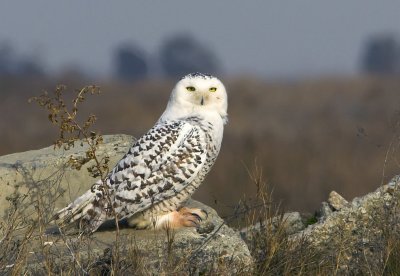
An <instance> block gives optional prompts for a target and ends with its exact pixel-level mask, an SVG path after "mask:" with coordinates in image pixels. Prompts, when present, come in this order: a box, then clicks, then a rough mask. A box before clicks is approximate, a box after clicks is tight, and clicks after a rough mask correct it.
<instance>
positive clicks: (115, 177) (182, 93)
mask: <svg viewBox="0 0 400 276" xmlns="http://www.w3.org/2000/svg"><path fill="white" fill-rule="evenodd" d="M227 107H228V101H227V93H226V90H225V87H224V85H223V84H222V83H221V81H220V80H218V79H217V78H215V77H213V76H211V75H206V74H201V73H192V74H189V75H187V76H185V77H183V78H182V79H181V80H180V81H179V82H178V83H177V84H176V86H175V88H174V89H173V90H172V93H171V96H170V99H169V102H168V105H167V108H166V110H165V111H164V113H163V114H162V115H161V118H160V119H159V120H158V122H157V123H156V124H155V126H154V127H153V128H151V129H150V130H149V131H148V132H147V133H146V134H145V135H143V136H142V137H141V138H140V139H138V140H137V141H136V142H135V143H134V145H133V146H132V147H131V148H130V149H129V151H128V152H127V153H126V154H125V156H124V157H123V158H122V159H121V160H120V161H119V162H118V163H117V165H116V166H115V168H114V169H113V170H112V171H111V172H110V174H109V175H108V177H107V179H106V184H107V186H108V191H109V197H110V199H111V200H108V199H107V196H106V195H105V194H104V189H101V185H102V182H101V180H99V181H98V182H96V183H95V185H94V186H93V187H92V189H91V190H89V191H87V192H86V193H84V194H83V195H82V196H80V197H79V198H77V199H76V200H75V201H74V202H72V203H71V204H69V205H68V206H67V207H66V208H64V209H62V210H60V211H59V212H58V213H57V214H56V215H55V220H56V222H57V223H58V224H59V225H60V226H61V227H63V226H66V225H69V224H71V223H73V222H80V225H81V227H83V228H84V229H85V231H88V232H93V231H96V229H97V228H98V227H99V226H100V225H101V224H102V223H103V222H104V221H106V220H110V219H112V218H114V214H113V212H112V211H111V210H112V209H114V210H115V213H116V214H117V218H118V219H124V218H126V219H127V221H128V224H129V225H130V226H132V227H136V228H156V229H158V228H164V227H171V228H179V227H192V226H198V224H199V222H200V221H201V220H202V219H204V218H205V216H206V215H207V214H206V213H205V212H204V211H203V210H200V209H194V208H187V207H182V204H183V203H185V201H186V200H188V199H189V197H190V196H191V195H192V194H193V193H194V191H195V190H196V189H197V188H198V187H199V185H200V184H201V183H202V181H203V180H204V178H205V177H206V175H207V173H208V172H209V171H210V169H211V167H212V165H213V164H214V162H215V159H216V158H217V156H218V153H219V150H220V147H221V142H222V136H223V130H224V124H225V123H226V122H227ZM110 201H111V202H112V205H113V206H112V207H111V206H109V205H110V204H109V203H110Z"/></svg>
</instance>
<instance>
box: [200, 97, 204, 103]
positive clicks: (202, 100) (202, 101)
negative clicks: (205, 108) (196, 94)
mask: <svg viewBox="0 0 400 276" xmlns="http://www.w3.org/2000/svg"><path fill="white" fill-rule="evenodd" d="M200 104H201V105H204V97H203V96H201V101H200Z"/></svg>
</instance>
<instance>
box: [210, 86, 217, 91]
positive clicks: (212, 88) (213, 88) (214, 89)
mask: <svg viewBox="0 0 400 276" xmlns="http://www.w3.org/2000/svg"><path fill="white" fill-rule="evenodd" d="M209 90H210V92H215V91H217V88H216V87H210V89H209Z"/></svg>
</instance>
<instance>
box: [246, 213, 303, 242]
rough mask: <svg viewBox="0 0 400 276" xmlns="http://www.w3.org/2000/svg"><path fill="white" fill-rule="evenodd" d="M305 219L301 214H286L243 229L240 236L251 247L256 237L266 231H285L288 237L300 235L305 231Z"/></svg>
mask: <svg viewBox="0 0 400 276" xmlns="http://www.w3.org/2000/svg"><path fill="white" fill-rule="evenodd" d="M305 228H306V226H305V224H304V219H303V217H302V216H301V215H300V213H299V212H290V213H285V214H283V215H282V216H276V217H273V218H271V219H268V220H265V221H263V222H262V223H260V222H257V223H256V224H254V225H252V226H250V227H246V228H243V229H242V230H241V231H240V236H241V237H242V239H243V240H244V241H246V243H247V245H250V244H251V243H252V241H253V239H254V238H255V237H257V236H258V235H260V234H262V233H264V231H269V230H271V231H278V230H281V229H283V230H284V232H285V233H286V234H287V235H292V234H294V233H298V232H300V231H302V230H303V229H305Z"/></svg>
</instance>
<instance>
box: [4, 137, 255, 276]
mask: <svg viewBox="0 0 400 276" xmlns="http://www.w3.org/2000/svg"><path fill="white" fill-rule="evenodd" d="M132 143H133V138H132V137H131V136H127V135H112V136H104V144H102V145H101V146H100V148H99V150H98V153H99V154H100V155H105V154H107V155H108V156H109V157H110V165H111V166H113V164H115V163H116V162H117V161H118V160H119V159H120V158H121V157H122V156H123V154H125V152H126V151H127V150H128V148H129V147H130V146H131V144H132ZM76 145H77V146H75V147H73V148H72V149H70V150H67V151H66V150H62V149H54V148H53V147H48V148H44V149H40V150H33V151H28V152H23V153H16V154H10V155H6V156H2V157H0V187H1V190H2V193H0V213H1V221H0V222H1V227H2V228H1V227H0V229H11V228H10V227H12V225H14V224H15V223H17V224H19V225H21V226H23V228H24V229H26V230H27V231H18V229H17V228H18V227H16V229H15V231H14V233H13V234H15V235H14V236H13V237H11V236H12V235H9V236H7V238H8V240H7V239H2V240H1V243H2V244H6V243H7V242H8V244H7V245H10V247H12V246H13V245H15V244H20V243H26V248H25V250H26V251H27V258H24V260H23V262H22V264H21V263H20V262H21V260H19V259H18V255H21V254H17V253H18V251H19V250H21V249H18V250H16V252H10V253H9V254H2V253H0V271H1V272H3V273H4V272H11V271H13V272H15V269H16V268H17V267H18V269H19V270H17V271H18V272H21V273H23V272H27V271H28V272H29V273H45V272H48V271H49V270H50V271H51V272H52V273H61V272H64V273H78V274H85V273H86V272H87V273H92V272H96V273H97V272H101V273H104V272H107V270H111V269H114V272H115V269H119V270H120V271H121V272H125V273H127V272H132V271H141V272H143V271H146V272H148V273H149V274H159V273H162V272H164V273H166V271H165V270H166V269H168V271H167V272H168V273H179V272H187V273H194V272H196V273H203V272H205V271H207V272H218V271H222V270H223V271H224V272H225V273H226V272H229V273H239V272H240V271H249V270H250V269H251V268H252V266H253V259H252V257H251V255H250V252H249V250H248V248H247V246H246V244H245V243H244V241H243V240H242V239H241V238H240V235H239V233H238V232H237V231H235V230H233V229H231V228H230V227H228V226H227V225H226V224H225V223H224V221H223V220H222V219H221V218H220V217H219V216H218V214H217V213H216V211H215V210H213V209H212V208H210V207H208V206H205V205H203V204H202V203H200V202H196V201H193V200H191V201H189V202H188V203H187V205H188V206H193V207H199V208H202V209H204V210H206V211H207V213H208V218H207V220H205V221H202V222H201V225H200V227H199V228H197V229H195V228H186V229H179V230H175V231H161V230H160V231H146V230H134V229H129V228H123V227H122V228H121V229H120V231H119V234H117V231H116V229H115V227H113V226H111V227H109V228H107V227H103V228H102V230H101V231H98V232H95V233H94V234H93V235H90V236H86V235H75V236H74V235H72V236H70V235H61V234H59V235H46V234H45V233H46V231H43V229H42V231H40V229H38V228H40V227H43V226H41V225H40V223H38V220H40V217H41V216H43V217H44V220H46V218H49V217H50V216H51V214H53V213H54V212H55V211H56V210H57V209H59V208H62V207H64V206H65V205H66V204H67V203H68V202H70V201H71V200H73V199H74V198H76V197H77V196H78V195H80V194H81V193H83V192H84V191H86V190H87V189H89V188H90V187H91V185H92V184H93V183H94V179H93V178H92V177H90V175H89V173H88V172H87V170H86V168H87V167H88V166H90V165H91V164H90V163H89V164H86V165H84V166H83V167H82V168H81V169H80V170H79V171H77V170H75V169H72V168H70V167H68V166H66V165H65V164H66V163H67V161H68V160H69V158H70V156H71V155H72V156H74V157H75V158H77V159H79V158H83V157H84V156H85V152H86V149H87V148H86V147H85V146H84V145H81V143H79V142H78V143H76ZM38 214H39V215H38ZM11 224H12V225H11ZM30 224H31V225H33V224H36V225H37V226H35V227H37V229H31V228H29V225H30ZM30 229H31V232H30V231H29V230H30ZM27 235H31V238H30V239H26V236H27ZM117 235H118V237H117ZM116 240H118V242H116ZM116 250H118V253H116ZM14 253H15V254H14ZM127 256H132V257H131V259H130V262H127V261H126V257H127ZM116 259H119V260H120V262H122V263H121V264H118V266H116V265H115V263H114V264H113V262H115V261H116ZM128 263H129V264H128ZM71 264H73V266H71ZM124 269H125V270H124Z"/></svg>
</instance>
